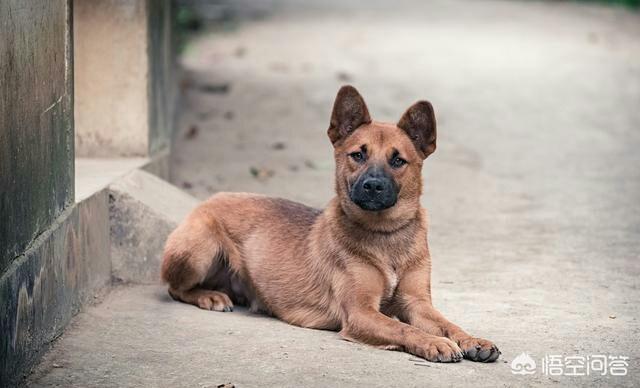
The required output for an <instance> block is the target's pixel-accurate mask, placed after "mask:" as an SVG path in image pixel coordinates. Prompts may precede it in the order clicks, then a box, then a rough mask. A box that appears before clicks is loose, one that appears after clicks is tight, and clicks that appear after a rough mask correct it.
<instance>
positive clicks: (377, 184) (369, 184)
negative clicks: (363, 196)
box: [362, 178, 385, 194]
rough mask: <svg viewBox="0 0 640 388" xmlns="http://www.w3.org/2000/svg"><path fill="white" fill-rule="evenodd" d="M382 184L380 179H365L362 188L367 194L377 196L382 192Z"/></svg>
mask: <svg viewBox="0 0 640 388" xmlns="http://www.w3.org/2000/svg"><path fill="white" fill-rule="evenodd" d="M384 186H385V185H384V182H383V181H382V179H380V178H367V179H366V180H365V181H364V182H363V183H362V187H363V188H364V191H365V192H366V193H367V194H378V193H381V192H383V191H384Z"/></svg>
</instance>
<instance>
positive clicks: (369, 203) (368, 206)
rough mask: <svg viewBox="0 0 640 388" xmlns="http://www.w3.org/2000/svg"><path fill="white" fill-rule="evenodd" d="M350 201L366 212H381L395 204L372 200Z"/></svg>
mask: <svg viewBox="0 0 640 388" xmlns="http://www.w3.org/2000/svg"><path fill="white" fill-rule="evenodd" d="M351 201H352V202H353V203H355V204H356V205H358V207H359V208H360V209H362V210H366V211H373V212H375V211H381V210H385V209H389V208H391V207H393V206H394V205H395V204H396V200H395V199H393V200H392V201H380V200H372V199H354V198H351Z"/></svg>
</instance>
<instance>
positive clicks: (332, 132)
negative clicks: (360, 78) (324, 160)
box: [327, 85, 371, 144]
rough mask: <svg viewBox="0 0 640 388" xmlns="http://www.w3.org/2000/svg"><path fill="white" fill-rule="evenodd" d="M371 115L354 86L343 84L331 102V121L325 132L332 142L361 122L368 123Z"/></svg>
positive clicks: (342, 136)
mask: <svg viewBox="0 0 640 388" xmlns="http://www.w3.org/2000/svg"><path fill="white" fill-rule="evenodd" d="M370 122H371V116H369V109H367V104H365V102H364V98H362V96H361V95H360V93H358V91H357V90H356V88H354V87H353V86H351V85H345V86H343V87H341V88H340V90H339V91H338V95H337V96H336V101H335V102H334V103H333V112H332V113H331V122H330V123H329V130H327V134H328V135H329V139H330V140H331V143H332V144H335V143H336V142H337V141H338V140H341V139H344V138H346V137H347V136H349V135H350V134H351V133H353V131H355V130H356V129H357V128H358V127H359V126H361V125H363V124H369V123H370Z"/></svg>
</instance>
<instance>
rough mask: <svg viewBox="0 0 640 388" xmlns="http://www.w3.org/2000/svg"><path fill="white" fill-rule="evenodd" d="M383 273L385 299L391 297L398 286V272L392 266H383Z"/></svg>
mask: <svg viewBox="0 0 640 388" xmlns="http://www.w3.org/2000/svg"><path fill="white" fill-rule="evenodd" d="M382 274H383V275H384V278H385V283H386V284H385V289H384V291H385V292H384V299H391V297H392V296H393V294H394V293H395V292H396V287H398V273H397V272H396V270H395V269H394V268H392V267H390V266H387V267H385V268H383V270H382Z"/></svg>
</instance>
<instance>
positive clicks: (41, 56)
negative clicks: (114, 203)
mask: <svg viewBox="0 0 640 388" xmlns="http://www.w3.org/2000/svg"><path fill="white" fill-rule="evenodd" d="M69 13H70V8H69V6H68V1H67V0H55V1H54V0H52V1H38V0H6V1H5V0H3V1H0V31H1V35H2V38H0V218H1V219H2V221H1V222H0V274H2V273H3V272H4V271H5V270H6V269H7V267H8V266H9V265H10V264H11V262H12V261H13V260H14V259H15V258H16V257H17V256H19V255H20V254H21V253H22V252H24V250H25V249H26V248H27V246H28V245H29V244H30V243H31V242H32V241H33V240H34V239H35V238H36V237H37V236H38V235H39V234H41V233H43V232H44V231H45V230H46V229H47V228H48V227H49V225H50V224H51V223H52V222H54V220H55V219H56V218H57V217H58V216H59V215H60V214H61V213H62V212H63V211H64V209H65V208H67V207H68V206H69V205H70V204H72V203H73V90H72V80H73V77H72V64H71V61H70V56H71V36H70V17H69Z"/></svg>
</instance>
